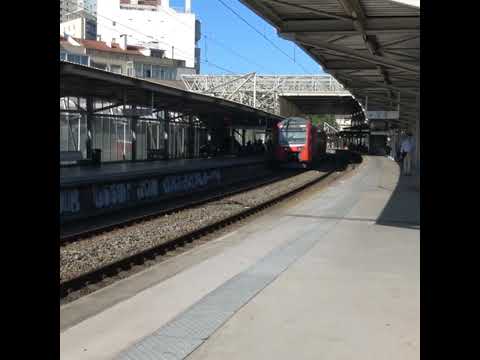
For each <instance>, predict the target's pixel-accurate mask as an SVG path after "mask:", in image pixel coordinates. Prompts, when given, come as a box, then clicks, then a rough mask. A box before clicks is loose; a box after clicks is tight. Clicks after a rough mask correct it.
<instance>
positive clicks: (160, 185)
mask: <svg viewBox="0 0 480 360" xmlns="http://www.w3.org/2000/svg"><path fill="white" fill-rule="evenodd" d="M220 182H221V173H220V170H218V169H216V170H207V171H201V172H196V173H191V174H183V175H171V176H167V177H165V178H163V179H162V178H160V179H144V180H140V181H130V182H123V183H114V184H101V185H95V186H92V187H88V188H85V189H81V188H80V189H68V190H61V191H60V215H62V216H71V215H75V214H77V215H78V213H80V211H81V207H82V209H83V210H82V211H83V212H88V211H90V210H89V209H91V208H92V207H93V208H96V209H109V208H114V207H118V206H122V205H127V204H130V203H135V202H137V201H148V200H153V199H158V198H160V197H161V196H162V194H174V193H181V192H187V191H192V190H196V189H198V188H202V187H206V186H208V185H212V184H219V183H220ZM81 193H82V194H83V193H85V196H83V195H82V196H80V194H81ZM81 199H83V200H82V202H81ZM81 203H82V204H83V205H82V206H81Z"/></svg>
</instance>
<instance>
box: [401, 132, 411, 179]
mask: <svg viewBox="0 0 480 360" xmlns="http://www.w3.org/2000/svg"><path fill="white" fill-rule="evenodd" d="M400 153H401V154H402V159H403V163H402V170H403V175H407V176H410V175H411V174H412V173H411V172H412V153H413V137H412V134H411V133H407V138H405V139H404V140H403V142H402V146H401V147H400Z"/></svg>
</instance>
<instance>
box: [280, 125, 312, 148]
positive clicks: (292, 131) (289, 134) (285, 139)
mask: <svg viewBox="0 0 480 360" xmlns="http://www.w3.org/2000/svg"><path fill="white" fill-rule="evenodd" d="M279 135H280V136H279V140H280V141H279V142H280V145H305V142H306V141H307V131H306V129H305V128H282V129H280V134H279Z"/></svg>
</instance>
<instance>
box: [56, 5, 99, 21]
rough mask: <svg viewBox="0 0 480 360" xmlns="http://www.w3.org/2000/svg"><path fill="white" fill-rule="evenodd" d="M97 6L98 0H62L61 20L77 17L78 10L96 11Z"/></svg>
mask: <svg viewBox="0 0 480 360" xmlns="http://www.w3.org/2000/svg"><path fill="white" fill-rule="evenodd" d="M96 8H97V0H60V22H65V21H68V20H72V19H73V18H76V17H77V16H76V14H75V13H76V12H78V11H82V10H84V11H87V12H89V13H92V14H93V13H94V12H95V11H96Z"/></svg>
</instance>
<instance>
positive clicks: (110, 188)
mask: <svg viewBox="0 0 480 360" xmlns="http://www.w3.org/2000/svg"><path fill="white" fill-rule="evenodd" d="M131 188H132V185H131V184H129V183H119V184H109V185H102V186H95V187H94V188H93V197H94V203H95V207H96V208H97V209H104V208H110V207H114V206H117V205H122V204H125V203H127V202H128V201H130V191H131Z"/></svg>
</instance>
